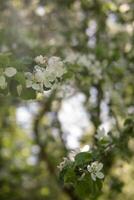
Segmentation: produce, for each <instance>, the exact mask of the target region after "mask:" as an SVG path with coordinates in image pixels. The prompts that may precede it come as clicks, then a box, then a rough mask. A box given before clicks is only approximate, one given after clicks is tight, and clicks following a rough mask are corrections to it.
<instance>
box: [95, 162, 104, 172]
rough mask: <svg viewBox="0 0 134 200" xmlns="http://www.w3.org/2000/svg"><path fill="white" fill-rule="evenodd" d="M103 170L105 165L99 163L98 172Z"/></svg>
mask: <svg viewBox="0 0 134 200" xmlns="http://www.w3.org/2000/svg"><path fill="white" fill-rule="evenodd" d="M102 168H103V164H102V163H99V164H98V165H97V167H96V170H97V171H100V170H101V169H102Z"/></svg>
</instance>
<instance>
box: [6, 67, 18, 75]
mask: <svg viewBox="0 0 134 200" xmlns="http://www.w3.org/2000/svg"><path fill="white" fill-rule="evenodd" d="M4 73H5V75H6V76H7V77H12V76H14V75H15V74H16V73H17V70H16V69H15V68H14V67H7V68H6V69H5V72H4Z"/></svg>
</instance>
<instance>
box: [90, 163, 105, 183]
mask: <svg viewBox="0 0 134 200" xmlns="http://www.w3.org/2000/svg"><path fill="white" fill-rule="evenodd" d="M102 168H103V164H102V163H101V162H98V161H95V162H92V163H91V165H88V166H87V170H88V172H89V173H90V174H91V178H92V179H93V180H94V181H96V178H99V179H103V178H104V174H103V173H102V172H101V170H102Z"/></svg>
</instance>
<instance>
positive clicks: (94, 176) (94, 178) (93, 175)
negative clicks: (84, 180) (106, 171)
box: [91, 173, 96, 181]
mask: <svg viewBox="0 0 134 200" xmlns="http://www.w3.org/2000/svg"><path fill="white" fill-rule="evenodd" d="M91 177H92V179H93V180H94V181H96V175H95V174H93V173H91Z"/></svg>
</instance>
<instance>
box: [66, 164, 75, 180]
mask: <svg viewBox="0 0 134 200" xmlns="http://www.w3.org/2000/svg"><path fill="white" fill-rule="evenodd" d="M75 181H76V174H75V172H74V169H73V168H72V167H69V168H68V169H67V170H66V173H65V175H64V183H74V182H75Z"/></svg>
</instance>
